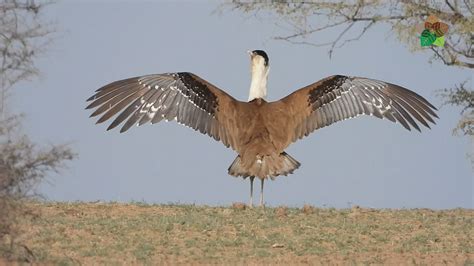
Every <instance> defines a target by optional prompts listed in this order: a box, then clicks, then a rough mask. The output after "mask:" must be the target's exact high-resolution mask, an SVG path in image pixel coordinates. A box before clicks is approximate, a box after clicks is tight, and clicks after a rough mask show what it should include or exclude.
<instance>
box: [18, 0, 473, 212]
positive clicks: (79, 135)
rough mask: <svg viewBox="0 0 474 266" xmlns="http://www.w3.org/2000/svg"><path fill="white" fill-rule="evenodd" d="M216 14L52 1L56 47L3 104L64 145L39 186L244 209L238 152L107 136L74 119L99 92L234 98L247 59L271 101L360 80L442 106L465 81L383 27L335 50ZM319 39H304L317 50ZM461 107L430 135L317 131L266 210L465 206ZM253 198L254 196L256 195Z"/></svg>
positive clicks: (172, 128) (196, 141) (385, 126)
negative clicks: (150, 79) (177, 83)
mask: <svg viewBox="0 0 474 266" xmlns="http://www.w3.org/2000/svg"><path fill="white" fill-rule="evenodd" d="M196 2H197V1H196ZM216 6H217V4H216V3H201V4H197V3H185V4H175V3H150V2H142V3H137V2H135V1H134V2H133V3H132V2H130V3H127V2H120V3H117V2H114V3H113V4H112V3H111V2H101V3H100V2H99V3H98V2H97V1H94V2H81V1H74V2H72V1H70V2H67V1H65V2H59V3H56V4H53V5H51V6H50V7H49V8H48V9H47V14H46V15H47V19H51V20H53V21H55V22H57V28H58V30H59V34H58V38H57V39H56V40H55V42H54V43H53V44H52V46H51V47H50V50H49V52H48V53H47V54H46V55H45V56H44V57H42V58H41V59H40V60H39V61H38V66H39V68H40V69H41V71H42V76H41V78H40V79H39V80H35V81H34V82H30V83H22V84H20V85H19V86H18V89H17V90H16V94H15V97H14V98H13V105H14V108H15V110H17V111H18V110H19V111H23V112H25V113H26V115H27V117H26V119H25V125H24V129H25V131H26V132H28V133H29V134H30V135H31V136H32V137H33V139H34V140H35V141H38V142H41V143H62V142H68V143H71V146H72V147H73V149H74V150H75V151H76V152H78V153H79V158H78V159H77V160H75V161H73V162H71V163H70V164H69V168H68V169H67V170H65V171H63V172H62V173H61V174H60V175H51V176H50V177H49V178H48V182H47V183H45V184H44V185H43V186H42V187H41V192H43V193H44V194H45V195H46V197H47V198H48V199H51V200H60V201H77V200H80V201H94V200H105V201H131V200H135V201H142V200H143V201H146V202H149V203H169V202H179V203H196V204H209V205H229V204H231V203H232V202H237V201H240V202H247V201H248V193H249V182H248V180H245V181H243V180H242V179H241V178H235V177H232V176H229V175H227V168H228V166H229V165H230V164H231V162H232V161H233V159H234V158H235V156H236V154H235V152H234V151H232V150H231V149H227V148H225V147H224V146H223V145H222V144H221V143H220V142H216V141H214V140H213V139H211V138H209V137H207V136H205V135H201V134H198V133H196V132H194V131H193V130H191V129H189V128H186V127H182V126H180V125H178V124H176V123H172V122H170V123H165V122H162V123H159V124H157V125H153V126H151V125H144V126H141V127H139V128H137V127H135V128H132V129H131V130H129V131H128V132H127V133H125V134H120V133H118V130H115V131H111V132H106V131H105V128H106V126H107V125H106V124H102V125H95V119H90V118H88V117H89V115H90V113H91V111H89V110H84V107H85V106H86V102H85V100H86V99H87V98H88V97H90V96H91V95H92V94H93V92H94V90H96V89H97V88H99V87H101V86H103V85H105V84H107V83H109V82H112V81H115V80H119V79H124V78H127V77H132V76H137V75H143V74H151V73H164V72H175V71H190V72H193V73H196V74H198V75H200V76H201V77H203V78H205V79H207V80H209V81H210V82H211V83H214V84H215V85H217V86H219V87H220V88H222V89H224V90H226V91H227V92H229V93H230V94H231V95H233V96H234V97H236V98H238V99H240V100H246V99H247V97H248V88H249V84H250V76H249V75H250V69H249V58H248V55H247V54H246V51H247V50H253V49H263V50H265V51H267V53H268V55H269V57H270V65H271V71H270V79H269V84H268V86H269V88H268V89H269V92H268V99H269V100H277V99H279V98H281V97H283V96H285V95H287V94H289V93H291V92H292V91H294V90H296V89H299V88H300V87H303V86H305V85H308V84H310V83H312V82H314V81H316V80H319V79H321V78H324V77H326V76H329V75H333V74H346V75H354V76H363V77H370V78H375V79H380V80H384V81H388V82H391V83H396V84H399V85H402V86H404V87H407V88H409V89H412V90H414V91H416V92H417V93H419V94H421V95H423V96H424V97H426V98H427V99H429V100H430V101H431V102H432V103H434V104H435V105H436V106H439V105H440V100H439V98H437V97H435V94H434V91H435V90H436V89H439V88H445V87H450V86H452V85H453V84H455V83H457V82H460V81H463V80H465V79H467V78H469V77H471V78H472V72H469V71H467V70H463V69H460V68H454V67H446V66H444V65H442V64H441V63H438V62H435V63H433V64H429V63H428V59H429V56H430V54H429V53H416V54H412V53H410V52H409V51H408V49H407V48H406V47H404V46H403V45H401V44H399V43H398V42H397V41H396V40H395V37H391V36H389V34H388V29H387V28H384V27H377V28H374V29H372V30H371V31H369V32H368V33H367V34H366V35H365V36H364V38H362V39H361V40H360V41H358V42H353V43H351V44H349V45H347V46H345V47H343V48H342V49H339V50H336V52H335V54H334V56H333V58H332V59H329V58H328V56H327V48H315V47H310V46H297V45H291V44H289V43H285V42H281V41H274V40H272V39H271V37H272V36H275V35H278V34H285V33H288V32H285V31H284V30H283V29H282V28H281V27H277V26H275V23H273V22H272V21H265V20H263V21H262V20H257V19H255V18H254V17H253V16H248V15H243V14H241V13H238V12H225V13H224V14H223V15H218V14H213V11H214V10H215V9H216ZM329 37H330V36H328V34H326V33H320V34H318V35H317V36H315V39H318V40H322V41H327V40H329V39H328V38H329ZM459 112H460V110H459V109H455V108H452V107H443V108H442V109H441V110H440V111H439V113H438V114H439V116H440V120H438V121H437V125H435V126H433V128H432V130H425V129H424V128H423V132H422V133H418V132H416V131H412V132H409V131H406V130H405V129H403V128H402V127H401V126H400V125H399V124H394V123H391V122H388V121H386V120H379V119H375V118H372V117H359V118H356V119H352V120H348V121H343V122H340V123H337V124H334V125H332V126H330V127H326V128H323V129H321V130H318V131H316V132H315V133H313V134H312V135H310V136H309V137H307V138H304V139H303V140H300V141H299V142H297V143H295V144H293V145H292V146H290V147H289V148H288V149H287V150H286V151H287V152H288V153H289V154H290V155H292V156H293V157H294V158H296V159H297V160H298V161H300V162H301V163H302V166H301V167H300V169H298V170H296V172H295V173H294V174H293V175H290V176H288V177H279V178H277V179H276V180H275V181H270V182H267V183H266V187H265V196H266V202H267V204H269V205H273V206H275V205H289V206H302V205H303V204H306V203H307V204H312V205H315V206H330V207H348V206H349V204H358V205H361V206H366V207H381V208H403V207H408V208H412V207H427V208H436V209H438V208H454V207H464V208H472V207H473V175H472V168H471V165H470V163H469V160H468V158H467V157H466V154H467V152H468V150H469V149H472V146H471V145H472V143H471V142H470V141H469V139H468V138H462V137H453V136H452V134H451V133H452V128H453V127H455V125H456V122H457V121H458V119H459ZM255 196H256V197H257V199H258V194H256V195H255Z"/></svg>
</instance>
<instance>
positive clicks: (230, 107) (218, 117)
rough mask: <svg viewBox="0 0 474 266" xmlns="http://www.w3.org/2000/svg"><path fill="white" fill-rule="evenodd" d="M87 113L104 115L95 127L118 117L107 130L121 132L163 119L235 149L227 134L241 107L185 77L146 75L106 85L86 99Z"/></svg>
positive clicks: (199, 81) (188, 75)
mask: <svg viewBox="0 0 474 266" xmlns="http://www.w3.org/2000/svg"><path fill="white" fill-rule="evenodd" d="M87 101H88V102H91V103H90V104H89V105H88V106H87V107H86V109H93V108H97V109H96V110H95V111H94V112H93V113H92V115H91V116H97V115H99V114H103V115H102V116H101V117H100V118H99V120H98V121H97V123H102V122H104V121H106V120H109V119H111V118H112V117H113V116H115V115H117V114H118V115H117V116H116V117H115V119H114V120H113V121H112V123H111V124H110V125H109V127H108V128H107V130H110V129H113V128H115V127H117V126H118V125H120V124H123V126H122V128H121V129H120V132H125V131H127V130H128V129H130V128H131V127H132V126H133V125H143V124H146V123H149V122H151V123H152V124H155V123H158V122H159V121H161V120H163V119H166V120H167V121H170V120H176V121H177V122H178V123H180V124H183V125H185V126H188V127H190V128H193V129H194V130H197V131H199V132H201V133H203V134H207V135H209V136H210V137H212V138H214V139H215V140H221V141H222V142H223V143H224V145H226V146H227V147H229V146H231V147H232V148H233V149H235V147H236V145H237V143H236V141H235V140H233V139H232V137H231V134H230V133H229V130H233V131H238V130H239V128H238V127H237V126H236V125H235V121H236V116H237V115H238V112H239V110H240V111H244V110H243V108H240V107H241V106H242V104H243V103H241V102H239V101H237V100H235V99H234V98H233V97H231V96H230V95H228V94H227V93H225V92H224V91H222V90H220V89H219V88H217V87H215V86H214V85H212V84H210V83H209V82H207V81H205V80H203V79H201V78H200V77H198V76H196V75H194V74H192V73H188V72H180V73H166V74H155V75H146V76H140V77H134V78H129V79H124V80H119V81H116V82H112V83H110V84H108V85H105V86H103V87H101V88H99V89H98V90H96V93H95V94H94V95H93V96H91V97H90V98H89V99H87Z"/></svg>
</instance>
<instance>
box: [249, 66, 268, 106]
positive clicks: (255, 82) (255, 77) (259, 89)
mask: <svg viewBox="0 0 474 266" xmlns="http://www.w3.org/2000/svg"><path fill="white" fill-rule="evenodd" d="M269 70H270V69H269V67H267V66H265V65H263V64H255V65H252V81H251V83H250V93H249V102H250V101H251V100H254V99H257V98H262V99H265V98H266V97H267V79H268V72H269Z"/></svg>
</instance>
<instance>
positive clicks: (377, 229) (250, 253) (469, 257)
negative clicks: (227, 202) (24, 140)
mask: <svg viewBox="0 0 474 266" xmlns="http://www.w3.org/2000/svg"><path fill="white" fill-rule="evenodd" d="M31 205H32V207H33V208H34V209H37V210H39V211H40V213H41V216H40V217H39V218H37V219H33V220H28V221H25V222H24V224H21V227H22V228H23V229H24V230H25V231H26V235H25V237H24V239H25V240H24V243H25V244H26V245H27V246H28V247H29V248H30V249H31V250H32V251H33V254H34V256H35V260H36V262H39V263H54V264H61V265H62V264H64V265H70V264H86V265H87V264H136V263H138V264H157V263H173V264H174V263H220V264H224V263H225V264H227V263H233V264H236V263H265V264H267V263H314V262H318V263H322V264H326V263H343V264H352V263H363V264H370V263H376V264H380V263H391V264H399V263H403V264H406V263H408V264H413V263H416V264H419V263H421V264H433V263H437V262H438V263H444V262H446V263H448V264H449V263H452V264H467V263H469V262H472V261H473V259H474V255H473V254H474V248H473V243H472V242H473V240H472V239H473V238H474V229H473V219H474V212H473V210H465V209H454V210H444V211H433V210H428V209H413V210H384V209H382V210H374V209H363V208H361V209H357V208H353V209H352V210H351V209H341V210H337V209H333V208H331V209H324V208H315V209H314V211H312V212H311V213H308V212H304V211H303V210H302V209H298V208H285V209H283V210H282V209H281V208H280V209H278V208H265V209H260V208H254V209H238V208H232V207H206V206H194V205H148V204H145V203H143V202H135V203H132V204H117V203H106V204H105V203H48V202H47V203H31ZM0 250H1V249H0ZM0 252H1V251H0ZM0 254H1V253H0ZM0 264H1V260H0Z"/></svg>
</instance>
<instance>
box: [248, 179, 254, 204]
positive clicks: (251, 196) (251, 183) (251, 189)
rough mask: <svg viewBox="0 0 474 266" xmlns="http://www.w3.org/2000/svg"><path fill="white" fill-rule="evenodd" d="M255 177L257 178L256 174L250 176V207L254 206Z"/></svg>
mask: <svg viewBox="0 0 474 266" xmlns="http://www.w3.org/2000/svg"><path fill="white" fill-rule="evenodd" d="M254 178H255V177H254V176H251V177H250V204H249V207H250V208H252V207H253V179H254Z"/></svg>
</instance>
